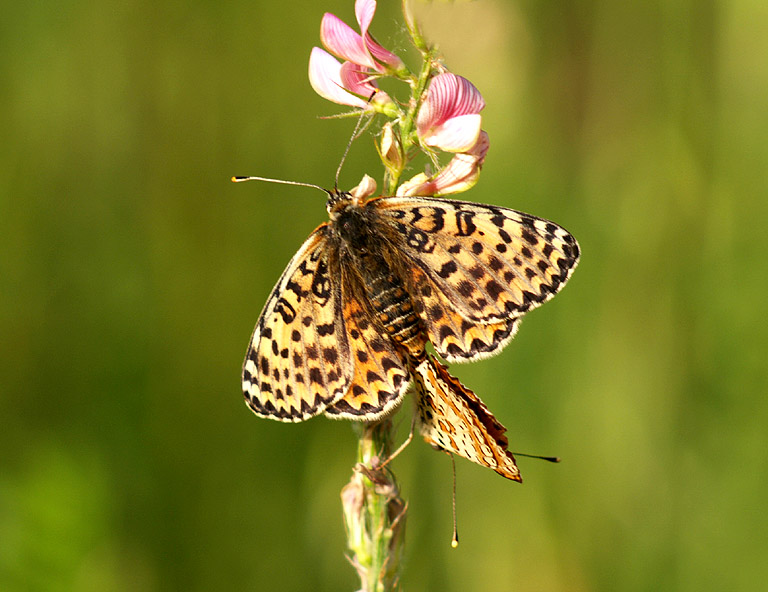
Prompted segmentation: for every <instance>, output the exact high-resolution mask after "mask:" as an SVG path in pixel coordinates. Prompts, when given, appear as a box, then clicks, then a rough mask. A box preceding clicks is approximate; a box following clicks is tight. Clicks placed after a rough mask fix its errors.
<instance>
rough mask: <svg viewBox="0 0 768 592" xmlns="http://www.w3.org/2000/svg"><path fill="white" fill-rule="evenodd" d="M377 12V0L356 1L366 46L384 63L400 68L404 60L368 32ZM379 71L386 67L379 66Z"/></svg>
mask: <svg viewBox="0 0 768 592" xmlns="http://www.w3.org/2000/svg"><path fill="white" fill-rule="evenodd" d="M375 12H376V0H357V1H356V2H355V16H356V17H357V23H358V24H359V25H360V33H361V34H362V37H363V39H364V40H365V46H366V48H367V49H368V51H369V52H370V53H371V55H372V56H373V57H374V58H375V59H376V60H377V61H378V62H381V63H382V64H386V65H387V66H388V67H389V68H391V69H393V70H398V69H400V68H401V67H402V66H403V61H402V60H401V59H400V58H399V57H397V56H396V55H395V54H393V53H392V52H391V51H389V50H388V49H385V48H384V47H383V46H381V45H379V43H377V42H376V40H375V39H374V38H373V37H372V36H371V34H370V33H368V27H370V26H371V21H372V20H373V15H374V14H375ZM377 69H378V70H379V72H382V71H383V70H384V68H381V67H378V68H377Z"/></svg>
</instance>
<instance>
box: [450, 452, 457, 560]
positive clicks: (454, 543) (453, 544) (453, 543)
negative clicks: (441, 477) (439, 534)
mask: <svg viewBox="0 0 768 592" xmlns="http://www.w3.org/2000/svg"><path fill="white" fill-rule="evenodd" d="M451 468H452V469H453V496H452V497H451V505H452V506H453V537H451V547H452V548H454V549H455V548H456V547H458V546H459V527H458V526H457V524H456V458H455V457H454V456H453V455H451Z"/></svg>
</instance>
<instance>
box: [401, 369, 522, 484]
mask: <svg viewBox="0 0 768 592" xmlns="http://www.w3.org/2000/svg"><path fill="white" fill-rule="evenodd" d="M413 374H414V382H415V384H416V389H417V393H416V402H417V407H418V413H419V420H420V430H421V434H422V436H423V437H424V439H425V440H426V441H427V442H429V443H430V444H432V445H433V446H435V447H437V448H439V449H441V450H446V451H448V452H453V453H455V454H458V455H459V456H462V457H464V458H466V459H467V460H470V461H472V462H474V463H477V464H479V465H482V466H485V467H488V468H491V469H493V470H494V471H496V472H497V473H498V474H499V475H502V476H503V477H506V478H507V479H512V480H513V481H522V478H521V477H520V471H519V470H518V468H517V465H516V464H515V458H514V456H512V453H511V452H509V450H508V449H507V445H508V442H507V437H506V436H505V435H504V432H505V431H506V429H505V428H504V426H503V425H501V423H499V421H498V420H497V419H496V418H495V417H494V416H493V414H492V413H491V412H490V411H489V410H488V408H487V407H486V406H485V404H484V403H483V402H482V401H481V400H480V398H479V397H478V396H477V395H475V393H473V392H472V391H471V390H469V389H468V388H466V387H465V386H464V385H463V384H461V382H460V381H459V380H458V379H457V378H454V377H453V376H451V375H450V374H449V373H448V370H447V369H446V368H445V366H443V365H442V364H440V362H438V361H437V360H436V359H435V358H434V357H433V356H431V355H428V356H427V358H426V359H425V360H424V361H423V362H421V363H420V364H419V365H418V366H417V367H416V368H414V369H413Z"/></svg>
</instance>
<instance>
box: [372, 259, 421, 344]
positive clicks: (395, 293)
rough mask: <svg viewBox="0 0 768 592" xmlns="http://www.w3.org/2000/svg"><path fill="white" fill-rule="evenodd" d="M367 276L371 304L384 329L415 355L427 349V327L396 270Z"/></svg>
mask: <svg viewBox="0 0 768 592" xmlns="http://www.w3.org/2000/svg"><path fill="white" fill-rule="evenodd" d="M381 271H382V272H384V271H385V270H384V269H381ZM387 271H388V270H387ZM365 279H366V282H365V283H366V289H367V291H368V296H369V298H370V302H371V306H372V307H373V310H374V311H375V313H376V318H377V319H378V320H379V322H380V323H381V324H382V326H383V327H384V330H385V331H386V332H387V333H388V334H389V336H390V337H391V338H392V340H393V341H395V342H396V343H399V344H400V345H402V346H404V347H405V348H406V349H407V350H408V351H409V352H410V353H412V354H413V355H417V354H420V353H421V352H423V351H424V327H422V324H421V320H420V319H419V316H418V315H417V314H416V311H415V310H414V307H413V301H412V300H411V297H410V296H409V294H408V292H407V291H406V290H405V288H404V287H403V283H402V281H400V278H398V277H397V276H396V275H394V274H393V273H380V274H379V275H377V276H376V277H372V278H365ZM369 280H370V281H369Z"/></svg>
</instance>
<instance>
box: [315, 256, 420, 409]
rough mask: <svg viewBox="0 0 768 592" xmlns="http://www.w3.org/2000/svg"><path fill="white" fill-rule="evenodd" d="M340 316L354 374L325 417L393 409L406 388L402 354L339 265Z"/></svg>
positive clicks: (352, 278) (349, 272) (350, 274)
mask: <svg viewBox="0 0 768 592" xmlns="http://www.w3.org/2000/svg"><path fill="white" fill-rule="evenodd" d="M342 278H343V282H342V299H343V307H342V308H343V317H344V326H345V330H346V333H347V335H348V337H349V344H350V345H349V347H350V355H351V358H352V361H353V364H354V368H355V369H354V377H353V379H352V382H351V384H350V387H349V390H348V391H347V394H346V395H345V396H344V397H343V398H342V399H341V400H339V401H338V402H336V404H334V405H332V406H330V407H328V409H326V411H325V413H326V415H327V416H329V417H333V418H344V419H357V420H365V421H374V420H377V419H380V418H381V417H383V416H384V415H386V414H387V413H389V412H390V411H391V410H393V409H394V408H395V407H396V406H397V405H398V404H399V403H400V401H401V400H402V398H403V396H404V395H405V391H406V390H407V388H408V382H409V381H408V371H407V370H406V369H405V364H404V362H403V358H402V354H401V353H400V352H399V351H398V350H397V348H396V347H395V344H394V343H393V342H392V340H391V339H390V338H389V335H387V333H386V331H384V329H383V328H382V327H381V326H380V325H379V323H378V322H377V321H376V320H375V319H374V318H373V316H372V315H371V312H370V309H369V308H368V307H367V306H366V305H365V296H364V295H363V292H362V289H361V287H360V286H359V283H358V282H357V280H356V275H355V274H354V273H353V272H352V270H349V269H345V268H344V267H342Z"/></svg>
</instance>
